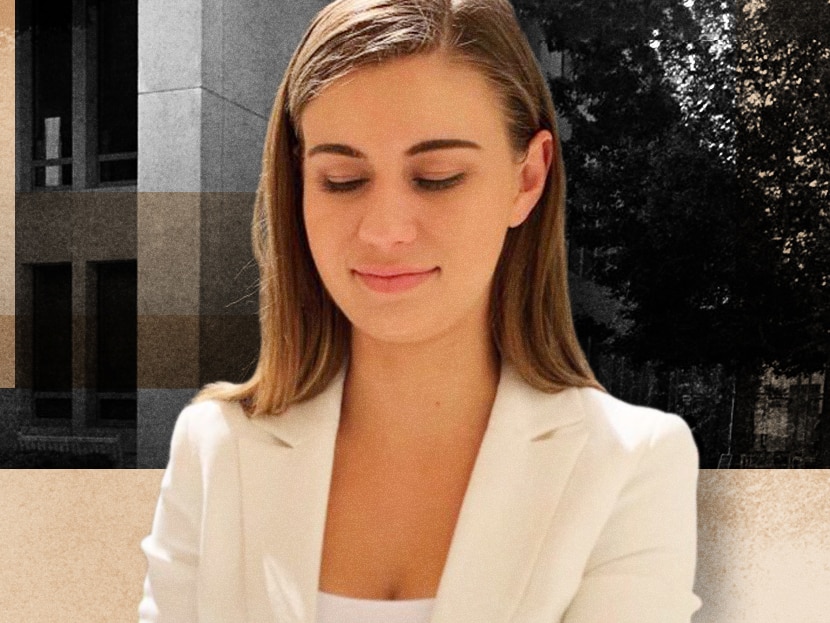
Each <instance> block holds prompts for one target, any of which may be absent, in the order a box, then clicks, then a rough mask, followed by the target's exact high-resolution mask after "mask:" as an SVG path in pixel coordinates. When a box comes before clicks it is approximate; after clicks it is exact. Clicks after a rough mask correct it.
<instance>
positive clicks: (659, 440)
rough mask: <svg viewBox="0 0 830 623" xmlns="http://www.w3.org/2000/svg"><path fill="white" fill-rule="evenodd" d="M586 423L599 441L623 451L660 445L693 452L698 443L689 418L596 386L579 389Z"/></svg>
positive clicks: (695, 451) (685, 452)
mask: <svg viewBox="0 0 830 623" xmlns="http://www.w3.org/2000/svg"><path fill="white" fill-rule="evenodd" d="M576 391H577V393H578V395H579V398H580V403H581V405H582V408H583V414H584V418H585V423H586V425H587V426H588V428H589V429H590V431H591V436H592V438H593V439H594V440H595V442H596V443H598V444H601V445H604V446H606V447H607V448H608V449H609V450H610V449H612V448H614V449H617V450H618V451H624V452H635V453H636V452H638V451H640V450H645V449H648V448H652V449H653V448H655V447H660V448H661V449H663V450H668V451H669V452H671V451H677V452H679V453H682V454H685V455H689V456H691V455H692V454H693V455H694V458H695V460H696V459H697V446H696V445H695V442H694V438H693V437H692V431H691V429H690V428H689V425H688V424H687V423H686V421H685V420H684V419H683V418H682V417H680V416H679V415H677V414H675V413H669V412H667V411H662V410H660V409H656V408H654V407H647V406H641V405H635V404H631V403H629V402H625V401H624V400H621V399H619V398H617V397H615V396H613V395H611V394H609V393H607V392H604V391H602V390H599V389H595V388H593V387H581V388H577V389H576Z"/></svg>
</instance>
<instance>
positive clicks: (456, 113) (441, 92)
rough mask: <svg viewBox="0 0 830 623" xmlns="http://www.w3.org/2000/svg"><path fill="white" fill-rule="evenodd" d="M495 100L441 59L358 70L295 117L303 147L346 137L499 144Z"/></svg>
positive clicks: (473, 76)
mask: <svg viewBox="0 0 830 623" xmlns="http://www.w3.org/2000/svg"><path fill="white" fill-rule="evenodd" d="M502 117H503V115H502V112H501V108H500V105H499V98H498V95H497V94H496V92H495V90H494V89H493V88H492V87H491V86H490V84H489V83H488V81H487V80H486V78H485V77H484V75H483V74H482V73H481V72H479V71H478V70H476V69H475V68H473V67H472V66H470V65H469V64H466V63H464V64H462V63H458V62H451V61H449V60H448V59H447V58H446V57H445V56H444V55H442V54H436V53H433V54H430V55H413V56H408V57H403V58H397V59H393V60H389V61H384V62H383V63H381V64H378V65H373V66H368V67H361V68H358V69H356V70H354V71H352V72H350V73H349V74H347V75H345V76H343V77H341V78H339V79H337V80H336V81H335V82H333V83H332V84H331V85H329V86H328V87H326V88H324V89H323V90H322V91H321V92H320V93H319V94H318V95H317V96H316V97H315V98H314V99H313V100H311V101H310V102H309V103H308V104H307V105H306V107H305V108H304V110H303V111H302V114H301V116H300V126H301V131H302V136H303V139H304V142H305V145H306V146H307V147H311V146H313V144H314V143H319V142H327V143H328V142H340V141H343V140H345V139H346V138H349V137H350V138H352V139H353V140H355V139H362V140H364V141H366V142H367V143H374V142H381V143H388V142H390V141H400V142H401V143H402V144H406V145H407V148H408V147H409V146H410V145H411V144H414V142H417V141H419V140H423V139H425V138H438V137H444V138H461V139H468V140H473V141H475V142H477V143H482V142H484V143H487V142H492V141H494V140H495V141H498V140H500V136H499V135H500V134H501V131H502V128H503V125H504V120H503V118H502Z"/></svg>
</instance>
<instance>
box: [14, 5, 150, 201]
mask: <svg viewBox="0 0 830 623" xmlns="http://www.w3.org/2000/svg"><path fill="white" fill-rule="evenodd" d="M15 9H16V19H17V37H16V51H17V52H16V53H17V62H16V70H15V71H16V75H15V78H16V85H17V127H18V130H17V134H18V137H17V141H18V147H19V150H18V153H20V154H31V157H30V158H20V163H19V164H18V167H19V168H18V180H17V186H18V190H19V191H24V192H25V191H29V190H68V189H72V190H80V189H85V188H93V187H100V186H120V185H131V186H132V185H135V181H136V177H137V148H138V4H137V0H18V1H17V3H16V5H15Z"/></svg>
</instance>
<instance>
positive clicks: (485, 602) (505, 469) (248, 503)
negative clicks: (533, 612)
mask: <svg viewBox="0 0 830 623" xmlns="http://www.w3.org/2000/svg"><path fill="white" fill-rule="evenodd" d="M344 378H345V368H344V369H343V370H341V371H340V373H339V374H338V376H337V377H336V378H335V379H334V380H333V381H332V383H330V385H329V386H328V387H327V388H326V389H325V390H324V391H323V392H322V393H321V394H319V395H318V396H316V397H315V398H313V399H311V400H309V401H306V402H304V403H300V404H297V405H294V406H292V407H291V408H290V409H289V410H287V411H286V412H285V413H283V414H281V415H279V416H274V417H271V418H262V419H256V420H251V423H252V424H254V425H255V426H256V427H258V428H259V429H261V430H263V431H265V432H267V433H268V435H265V436H258V437H260V438H256V437H245V436H242V437H240V438H239V444H240V448H239V449H240V479H241V488H242V509H241V511H242V515H243V516H242V522H243V523H242V525H243V540H244V543H243V551H244V558H245V582H246V599H247V607H248V619H247V620H249V621H257V622H258V621H263V622H266V621H267V622H269V623H273V622H276V621H280V622H282V621H290V622H294V623H301V622H302V623H314V621H315V617H316V600H317V590H318V587H319V577H320V562H321V556H322V545H323V532H324V529H325V519H326V512H327V506H328V494H329V488H330V484H331V472H332V465H333V456H334V443H335V438H336V434H337V425H338V422H339V418H340V403H341V399H342V392H343V381H344ZM587 434H588V433H587V427H586V426H585V423H584V412H583V408H582V403H581V400H580V398H579V390H578V389H576V388H569V389H566V390H563V391H561V392H559V393H556V394H546V393H544V392H540V391H538V390H535V389H533V388H532V387H530V386H529V385H528V384H527V383H525V381H524V380H523V379H522V378H521V377H520V376H519V374H518V372H517V371H516V370H515V369H514V368H513V367H512V366H510V365H503V366H502V369H501V377H500V379H499V385H498V388H497V391H496V397H495V401H494V404H493V409H492V412H491V415H490V419H489V421H488V424H487V429H486V431H485V434H484V438H483V440H482V443H481V447H480V448H479V452H478V455H477V457H476V461H475V464H474V467H473V471H472V474H471V476H470V481H469V484H468V487H467V490H466V493H465V496H464V500H463V502H462V505H461V511H460V513H459V517H458V521H457V524H456V528H455V532H454V533H453V537H452V541H451V544H450V549H449V553H448V556H447V560H446V564H445V567H444V571H443V574H442V576H441V580H440V583H439V586H438V592H437V595H436V600H435V605H434V608H433V613H432V617H431V619H430V621H431V623H467V622H470V623H472V622H480V621H488V622H489V623H502V622H507V621H509V619H510V616H511V614H512V613H513V612H514V610H515V608H516V607H517V606H518V603H519V601H520V599H521V597H522V595H523V593H524V590H525V587H526V586H527V584H528V582H529V579H530V573H531V570H532V569H533V564H534V561H535V559H536V557H537V556H538V554H539V551H540V549H541V541H542V539H543V538H544V536H545V534H546V533H547V528H548V526H549V525H550V523H551V519H552V517H553V514H554V512H555V511H556V508H557V503H558V501H559V499H560V497H561V494H562V492H563V490H564V488H565V485H566V483H567V481H568V478H569V475H570V473H571V469H572V468H573V465H574V463H575V462H576V459H577V457H578V456H579V453H580V452H581V450H582V448H583V446H584V443H585V440H586V438H587Z"/></svg>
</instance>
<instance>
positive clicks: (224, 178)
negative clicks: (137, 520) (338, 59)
mask: <svg viewBox="0 0 830 623" xmlns="http://www.w3.org/2000/svg"><path fill="white" fill-rule="evenodd" d="M325 4H326V3H325V2H324V1H308V2H301V3H296V2H288V1H275V2H269V3H261V2H256V1H254V0H242V1H240V2H237V3H234V4H233V6H232V7H231V6H229V5H227V4H226V3H223V2H221V1H220V0H179V1H177V2H175V3H165V2H159V1H157V0H107V1H106V2H104V1H103V0H72V1H70V2H67V1H65V0H28V1H26V2H23V1H18V2H17V4H16V15H15V22H16V24H15V85H16V93H15V117H16V128H15V147H16V158H15V194H14V206H13V222H14V237H13V238H12V239H11V242H10V241H9V238H10V237H3V238H0V244H3V245H4V247H5V248H4V251H5V253H6V255H4V257H5V256H8V253H9V246H10V244H12V245H13V249H14V250H13V254H12V255H11V257H14V277H13V280H6V281H4V282H3V288H4V292H3V297H4V300H6V301H8V300H12V301H14V305H13V307H14V324H13V329H12V331H13V336H12V335H8V334H9V332H10V331H9V328H8V326H7V325H8V323H7V324H4V325H3V326H2V329H3V331H5V333H6V335H4V338H3V339H4V340H5V341H4V342H3V343H4V344H6V343H8V342H11V343H12V345H13V348H14V358H13V361H12V364H11V365H13V367H14V371H13V375H11V374H9V370H8V369H6V370H4V371H3V372H4V373H5V376H4V377H3V378H7V377H10V376H13V380H14V384H13V385H12V386H11V387H6V388H5V389H3V390H0V391H1V392H2V395H3V398H2V402H0V405H2V406H1V407H0V418H2V424H0V445H4V446H6V447H9V446H12V445H15V444H22V445H24V446H26V447H29V446H30V447H41V448H49V449H68V450H70V451H89V449H90V448H97V449H99V450H101V451H104V452H107V453H111V454H112V455H113V456H116V457H117V460H118V464H119V465H120V466H122V467H141V468H159V467H164V465H165V464H166V461H167V452H168V447H169V440H170V432H171V431H172V426H173V423H174V422H175V419H176V416H177V415H178V413H179V411H180V410H181V408H182V407H183V406H184V405H185V404H186V403H187V402H188V401H189V400H190V398H191V397H192V396H193V395H194V393H195V392H196V391H197V390H198V388H199V387H201V386H202V385H203V384H205V383H207V382H211V381H215V380H231V381H238V380H242V379H243V378H245V377H246V376H247V375H248V374H249V373H250V372H251V371H252V369H253V365H254V363H255V361H256V356H257V349H258V340H259V333H258V321H257V316H256V311H257V285H256V279H257V271H256V268H255V265H254V264H253V262H252V256H251V251H250V240H249V227H250V218H251V209H252V206H253V199H254V191H255V189H256V185H257V181H258V178H259V173H260V165H261V162H260V161H261V153H262V144H263V139H264V136H265V129H266V125H267V120H268V116H269V114H270V109H271V105H272V103H273V98H274V95H275V93H276V89H277V86H278V85H279V81H280V79H281V78H282V73H283V71H284V69H285V67H286V65H287V63H288V60H289V58H290V54H291V52H292V51H293V49H294V48H295V47H296V45H297V43H298V42H299V38H300V36H301V35H302V33H303V31H304V30H305V28H306V27H307V25H308V22H309V21H310V19H311V18H312V17H313V15H314V14H315V13H316V12H317V11H318V10H319V9H320V8H322V7H323V6H324V5H325ZM9 281H11V282H12V283H8V282H9ZM12 289H13V291H12ZM8 359H10V358H8V357H7V358H6V359H4V361H3V362H2V364H3V365H5V366H6V368H8V367H9V363H8V361H7V360H8ZM6 385H10V384H9V382H8V380H7V381H6ZM27 444H28V446H27Z"/></svg>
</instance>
